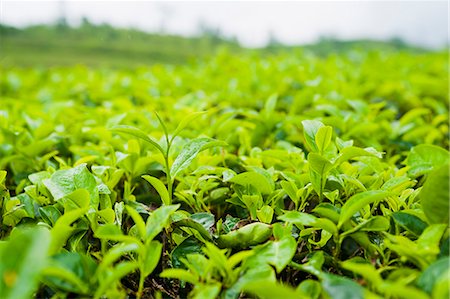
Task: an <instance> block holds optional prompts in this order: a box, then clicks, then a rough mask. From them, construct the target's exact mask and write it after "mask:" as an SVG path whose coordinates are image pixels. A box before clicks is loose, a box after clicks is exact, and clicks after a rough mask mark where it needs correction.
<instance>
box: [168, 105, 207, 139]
mask: <svg viewBox="0 0 450 299" xmlns="http://www.w3.org/2000/svg"><path fill="white" fill-rule="evenodd" d="M206 113H207V112H206V111H200V112H194V113H191V114H189V115H187V116H186V117H185V118H183V119H182V120H181V121H180V123H179V124H178V126H177V128H176V129H175V131H173V133H172V139H173V138H175V137H176V136H178V134H180V132H181V131H183V130H184V129H185V128H186V127H187V126H188V125H189V124H190V123H191V122H193V121H194V120H195V119H196V118H197V117H199V116H201V115H205V114H206Z"/></svg>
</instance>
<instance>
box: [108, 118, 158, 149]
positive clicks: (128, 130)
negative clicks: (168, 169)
mask: <svg viewBox="0 0 450 299" xmlns="http://www.w3.org/2000/svg"><path fill="white" fill-rule="evenodd" d="M111 131H113V132H117V133H124V134H128V135H131V136H134V137H136V138H139V139H141V140H144V141H145V142H147V143H149V144H151V145H152V146H153V147H154V148H156V149H157V150H158V151H159V152H160V153H161V154H162V155H163V156H165V151H164V149H163V148H162V147H161V146H160V145H159V144H158V143H157V142H156V141H155V140H153V139H151V138H150V137H149V136H148V135H147V134H145V133H144V132H142V131H141V130H139V129H138V128H135V127H132V126H124V125H119V126H114V127H112V128H111Z"/></svg>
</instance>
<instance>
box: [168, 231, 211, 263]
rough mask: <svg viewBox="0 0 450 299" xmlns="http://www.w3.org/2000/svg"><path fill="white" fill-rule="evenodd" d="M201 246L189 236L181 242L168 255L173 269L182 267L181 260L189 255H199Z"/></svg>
mask: <svg viewBox="0 0 450 299" xmlns="http://www.w3.org/2000/svg"><path fill="white" fill-rule="evenodd" d="M202 246H203V244H202V243H201V242H200V241H198V240H197V239H196V238H195V237H193V236H190V237H188V238H186V239H184V240H183V242H181V243H180V244H179V245H178V246H177V247H175V249H174V250H173V251H172V253H171V254H170V256H171V260H172V266H173V267H174V268H181V267H184V266H183V263H182V262H181V260H182V259H183V258H186V256H187V255H188V254H191V253H201V252H202Z"/></svg>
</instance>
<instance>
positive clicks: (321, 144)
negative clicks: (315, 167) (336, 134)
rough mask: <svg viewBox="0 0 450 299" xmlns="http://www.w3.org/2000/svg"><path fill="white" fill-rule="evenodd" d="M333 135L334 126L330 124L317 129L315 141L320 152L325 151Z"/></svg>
mask: <svg viewBox="0 0 450 299" xmlns="http://www.w3.org/2000/svg"><path fill="white" fill-rule="evenodd" d="M332 136H333V128H332V127H330V126H323V127H320V128H319V130H317V133H316V136H315V137H314V140H315V143H316V145H317V149H318V151H319V153H323V152H324V151H325V150H326V149H327V148H328V146H329V145H330V142H331V137H332Z"/></svg>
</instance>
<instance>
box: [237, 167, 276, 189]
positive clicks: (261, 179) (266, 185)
mask: <svg viewBox="0 0 450 299" xmlns="http://www.w3.org/2000/svg"><path fill="white" fill-rule="evenodd" d="M229 182H232V183H235V184H238V185H241V186H252V187H254V188H255V189H256V190H258V191H259V192H261V193H263V194H270V193H272V192H273V190H274V183H273V181H271V180H269V179H268V178H267V177H266V176H264V175H262V174H260V173H258V172H253V171H247V172H242V173H240V174H238V175H235V176H234V177H232V178H231V179H230V180H229Z"/></svg>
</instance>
